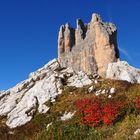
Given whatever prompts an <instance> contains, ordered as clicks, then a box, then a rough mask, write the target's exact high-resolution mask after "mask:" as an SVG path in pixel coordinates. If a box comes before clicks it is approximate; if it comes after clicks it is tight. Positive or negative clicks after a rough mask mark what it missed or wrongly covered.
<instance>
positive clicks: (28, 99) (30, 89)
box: [0, 59, 92, 128]
mask: <svg viewBox="0 0 140 140" xmlns="http://www.w3.org/2000/svg"><path fill="white" fill-rule="evenodd" d="M91 83H92V81H91V80H90V79H89V78H88V76H87V75H86V74H85V73H83V72H78V73H75V72H73V70H72V69H70V68H67V69H62V68H61V67H60V64H59V63H58V61H57V60H56V59H54V60H52V61H50V62H49V63H48V64H46V65H45V66H44V67H42V68H41V69H39V70H37V71H36V72H33V73H31V74H30V75H29V79H27V80H25V81H23V82H21V83H19V84H18V85H16V86H15V87H13V88H11V89H9V90H7V91H5V92H2V93H1V94H0V116H7V121H6V124H7V126H9V127H10V128H15V127H17V126H21V125H23V124H25V123H27V122H29V121H30V120H31V119H32V118H33V116H34V114H35V113H36V111H38V112H39V113H46V112H47V111H48V110H49V106H46V105H45V103H46V102H47V101H49V100H51V102H55V98H56V97H57V95H59V94H61V92H62V89H63V88H64V86H75V87H83V86H84V85H88V84H91Z"/></svg>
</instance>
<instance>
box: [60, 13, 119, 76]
mask: <svg viewBox="0 0 140 140" xmlns="http://www.w3.org/2000/svg"><path fill="white" fill-rule="evenodd" d="M118 58H119V51H118V47H117V28H116V27H115V25H114V24H112V23H104V22H103V21H102V19H101V18H100V16H99V15H97V14H93V16H92V19H91V22H90V23H89V24H84V23H83V22H82V20H81V19H78V20H77V27H76V29H74V28H72V27H71V26H70V25H69V24H66V25H62V26H61V27H60V31H59V35H58V59H59V62H60V64H61V66H62V67H71V68H73V69H74V71H76V72H78V71H84V72H86V73H87V74H94V73H98V74H99V75H100V76H103V77H104V76H105V72H106V69H107V65H108V64H109V63H112V62H116V61H117V60H118Z"/></svg>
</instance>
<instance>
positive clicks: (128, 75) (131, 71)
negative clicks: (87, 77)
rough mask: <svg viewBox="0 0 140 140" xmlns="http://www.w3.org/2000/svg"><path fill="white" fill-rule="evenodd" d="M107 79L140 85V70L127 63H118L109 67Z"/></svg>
mask: <svg viewBox="0 0 140 140" xmlns="http://www.w3.org/2000/svg"><path fill="white" fill-rule="evenodd" d="M106 78H109V79H114V80H125V81H128V82H130V83H140V70H139V69H136V68H134V67H132V66H130V65H129V64H128V63H127V62H126V61H118V62H114V63H110V64H109V65H108V68H107V71H106Z"/></svg>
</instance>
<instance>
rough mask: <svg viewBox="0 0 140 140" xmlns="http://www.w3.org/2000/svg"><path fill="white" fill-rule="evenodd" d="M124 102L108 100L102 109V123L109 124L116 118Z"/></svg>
mask: <svg viewBox="0 0 140 140" xmlns="http://www.w3.org/2000/svg"><path fill="white" fill-rule="evenodd" d="M124 104H125V102H122V101H120V100H117V99H115V100H111V99H110V100H108V101H107V103H106V104H105V105H104V107H103V111H102V112H103V114H104V115H103V122H104V123H105V124H107V125H108V124H111V123H113V121H114V120H115V119H116V118H117V116H118V115H119V113H120V110H121V109H122V108H123V107H124Z"/></svg>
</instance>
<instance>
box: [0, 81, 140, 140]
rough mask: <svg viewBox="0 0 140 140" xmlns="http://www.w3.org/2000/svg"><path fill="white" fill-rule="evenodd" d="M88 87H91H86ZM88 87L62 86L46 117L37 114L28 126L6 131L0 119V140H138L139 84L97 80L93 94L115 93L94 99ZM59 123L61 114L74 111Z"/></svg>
mask: <svg viewBox="0 0 140 140" xmlns="http://www.w3.org/2000/svg"><path fill="white" fill-rule="evenodd" d="M90 86H91V85H90ZM90 86H86V87H83V88H74V87H69V88H68V87H66V88H65V89H64V91H63V94H61V95H60V96H58V98H57V99H56V102H54V103H51V102H50V101H49V102H47V103H46V105H47V106H50V107H51V108H50V110H49V112H48V113H47V114H43V115H41V114H38V113H36V115H35V116H34V118H33V120H32V121H31V122H29V123H28V124H26V125H24V126H22V127H19V128H16V129H12V130H10V129H9V128H7V127H6V125H5V120H6V119H5V118H0V140H118V139H119V140H139V139H140V133H138V134H134V133H135V131H136V130H137V129H139V128H140V85H139V84H130V83H128V82H125V81H113V80H104V79H100V80H99V82H98V83H97V84H94V86H95V89H96V91H98V90H100V89H101V90H103V89H106V90H107V89H109V88H111V87H114V88H115V89H116V93H114V94H113V95H112V97H111V98H108V94H103V95H99V96H95V91H93V92H91V93H89V92H88V89H89V87H90ZM74 111H76V113H75V115H74V116H73V117H72V118H71V119H68V120H65V121H61V116H63V114H64V113H65V112H74Z"/></svg>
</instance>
